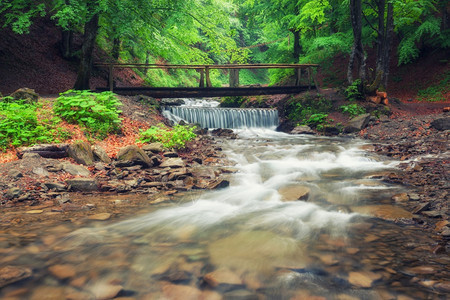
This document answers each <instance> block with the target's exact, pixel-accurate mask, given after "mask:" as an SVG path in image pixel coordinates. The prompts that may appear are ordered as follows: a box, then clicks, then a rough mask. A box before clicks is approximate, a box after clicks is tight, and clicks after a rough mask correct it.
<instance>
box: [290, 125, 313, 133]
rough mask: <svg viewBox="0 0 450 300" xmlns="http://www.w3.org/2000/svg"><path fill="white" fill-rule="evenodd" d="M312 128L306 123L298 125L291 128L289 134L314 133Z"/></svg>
mask: <svg viewBox="0 0 450 300" xmlns="http://www.w3.org/2000/svg"><path fill="white" fill-rule="evenodd" d="M314 133H315V132H314V130H312V129H311V127H309V126H308V125H300V126H297V127H295V128H294V129H292V131H291V134H314Z"/></svg>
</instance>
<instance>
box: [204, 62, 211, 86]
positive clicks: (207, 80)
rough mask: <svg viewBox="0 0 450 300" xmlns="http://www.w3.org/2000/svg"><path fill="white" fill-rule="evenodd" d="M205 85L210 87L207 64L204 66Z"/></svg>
mask: <svg viewBox="0 0 450 300" xmlns="http://www.w3.org/2000/svg"><path fill="white" fill-rule="evenodd" d="M205 74H206V87H212V84H211V78H210V77H209V66H205Z"/></svg>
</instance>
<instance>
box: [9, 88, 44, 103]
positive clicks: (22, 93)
mask: <svg viewBox="0 0 450 300" xmlns="http://www.w3.org/2000/svg"><path fill="white" fill-rule="evenodd" d="M10 97H12V98H13V99H14V100H15V101H17V100H24V102H25V103H30V104H32V103H36V102H37V101H38V99H39V95H38V94H37V93H36V92H35V91H34V90H33V89H29V88H20V89H18V90H17V91H15V92H14V93H12V94H11V95H10Z"/></svg>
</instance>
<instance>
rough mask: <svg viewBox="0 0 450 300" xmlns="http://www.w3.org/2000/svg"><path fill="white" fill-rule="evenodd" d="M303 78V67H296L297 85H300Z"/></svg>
mask: <svg viewBox="0 0 450 300" xmlns="http://www.w3.org/2000/svg"><path fill="white" fill-rule="evenodd" d="M301 79H302V68H295V86H299V85H300V81H301Z"/></svg>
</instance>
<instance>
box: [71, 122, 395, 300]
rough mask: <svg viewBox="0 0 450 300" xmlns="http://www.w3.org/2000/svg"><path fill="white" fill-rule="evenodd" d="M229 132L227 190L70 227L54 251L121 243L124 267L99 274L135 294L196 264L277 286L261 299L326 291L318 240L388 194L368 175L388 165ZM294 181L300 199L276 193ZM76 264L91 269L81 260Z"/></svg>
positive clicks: (356, 148)
mask: <svg viewBox="0 0 450 300" xmlns="http://www.w3.org/2000/svg"><path fill="white" fill-rule="evenodd" d="M237 132H238V134H239V137H240V139H238V140H222V145H221V146H222V148H223V149H224V151H225V153H226V154H227V155H228V157H229V158H230V159H232V160H233V161H235V162H236V165H235V166H234V167H236V168H237V169H238V170H239V172H238V173H236V174H233V175H231V178H230V181H231V185H230V187H229V188H226V189H223V190H218V191H213V192H204V193H202V194H200V196H198V195H189V194H187V195H186V196H185V197H184V199H183V200H182V201H181V203H180V204H177V205H170V206H169V207H165V208H164V207H163V208H160V209H158V210H156V211H154V212H152V213H149V214H145V215H142V216H138V217H135V218H131V219H129V220H126V221H122V222H119V223H116V224H112V225H109V226H101V227H97V228H84V229H80V230H77V231H75V232H74V233H72V234H71V235H70V236H69V237H68V238H67V239H66V240H65V241H63V243H62V244H63V246H62V247H63V248H64V249H66V250H69V249H72V251H76V253H77V255H79V256H80V259H81V258H83V259H84V260H85V261H86V262H89V261H90V260H92V259H95V257H102V256H104V255H107V254H109V253H115V251H119V249H121V250H123V249H128V250H127V251H126V252H128V254H127V256H128V258H127V261H128V262H129V264H130V266H129V267H127V268H126V270H124V269H123V268H119V269H115V268H113V267H112V266H105V272H107V273H108V278H109V277H112V278H117V277H118V278H121V279H122V280H124V281H125V282H127V284H128V285H129V288H130V289H133V290H136V289H138V290H139V289H143V291H139V293H140V292H145V291H146V288H145V286H147V287H148V288H149V287H151V286H154V285H157V284H158V279H161V278H165V277H164V276H168V275H167V273H168V272H169V273H170V272H174V271H173V270H174V269H176V270H186V269H189V268H190V266H192V264H197V263H198V264H199V266H198V267H199V268H200V270H197V271H192V272H193V274H195V275H194V277H195V276H198V277H200V278H201V277H202V276H204V273H203V272H205V273H207V272H208V271H214V270H227V272H232V273H233V274H234V276H236V277H237V278H241V280H242V285H238V286H240V287H241V288H244V289H248V290H252V287H251V285H250V284H245V282H246V281H248V280H250V279H249V278H252V277H254V276H256V277H257V278H258V280H259V282H261V284H262V285H263V286H262V287H261V288H263V287H265V288H270V289H274V290H275V291H276V292H273V291H272V292H271V295H273V298H271V297H272V296H270V297H269V299H278V298H277V297H278V296H277V295H280V292H281V293H284V290H285V289H286V291H287V290H290V289H291V287H286V286H284V285H285V284H287V283H286V282H291V281H292V280H294V282H296V281H298V280H300V281H301V282H303V284H305V286H306V287H307V289H309V290H313V291H314V290H317V291H318V292H320V293H319V294H325V295H331V294H334V293H335V292H336V291H335V287H332V286H330V284H332V283H333V284H334V283H335V282H336V280H337V279H336V278H335V277H334V275H333V276H328V275H327V276H326V277H324V275H323V274H328V273H323V272H325V271H320V270H321V269H322V268H325V267H324V266H321V265H320V262H321V259H322V258H321V256H322V255H324V254H323V250H321V249H320V247H319V246H320V243H318V241H319V240H323V239H330V240H346V239H347V238H348V236H347V227H348V225H349V224H352V223H353V222H354V221H353V220H354V219H355V217H357V216H358V214H356V213H353V212H351V210H352V207H354V206H358V205H364V204H369V203H373V202H376V201H377V200H378V199H381V198H386V197H389V195H391V194H392V193H393V189H395V187H393V186H387V185H385V184H383V183H382V182H380V181H379V180H377V179H370V176H369V175H370V174H374V173H377V172H379V171H382V170H387V169H392V168H393V165H391V164H389V163H387V162H383V161H378V160H377V159H375V158H373V157H371V156H370V155H368V153H367V152H365V151H363V150H361V148H360V147H361V146H362V145H363V142H361V141H358V140H350V139H336V138H325V137H312V136H292V135H287V134H284V133H277V132H274V131H272V130H267V129H256V130H248V129H246V130H239V131H237ZM298 186H301V187H303V188H306V189H307V190H308V196H307V199H304V200H305V201H298V200H296V199H289V193H287V195H288V196H287V197H288V198H286V196H283V195H282V193H283V192H281V191H283V189H284V190H287V191H289V188H294V190H295V188H296V187H298ZM283 197H284V199H283ZM318 244H319V245H318ZM69 253H71V251H69ZM337 259H339V258H337ZM84 267H85V268H86V269H87V270H86V271H88V270H90V269H91V268H92V267H91V265H90V264H89V263H88V264H87V265H85V266H84ZM317 268H319V271H317ZM106 270H107V271H106ZM189 270H190V269H189ZM280 270H295V272H293V273H286V274H285V273H280ZM195 272H197V273H198V274H197V273H195ZM317 272H318V275H317V274H316V273H317ZM286 276H287V277H286ZM292 276H293V277H292ZM298 276H301V278H300V277H298ZM305 276H306V277H305ZM198 277H196V278H198ZM299 278H300V279H299ZM165 280H166V279H165ZM192 280H193V279H192V278H191V279H187V280H183V281H182V283H183V284H188V285H193V286H197V285H198V283H196V280H197V279H196V280H193V281H192ZM338 281H339V280H338ZM142 285H144V286H142ZM137 286H138V287H137ZM220 287H223V286H220ZM149 289H150V288H149ZM150 290H151V289H150ZM218 291H219V292H221V293H225V294H226V293H227V292H228V290H227V289H226V288H225V290H222V289H221V288H218ZM353 293H354V292H353ZM358 293H360V294H358V295H364V297H368V295H369V294H370V292H367V291H365V292H364V291H363V292H361V291H359V292H358ZM361 293H362V294H361ZM155 297H156V296H155ZM155 299H156V298H155ZM252 299H253V298H252ZM369 299H370V297H369Z"/></svg>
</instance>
